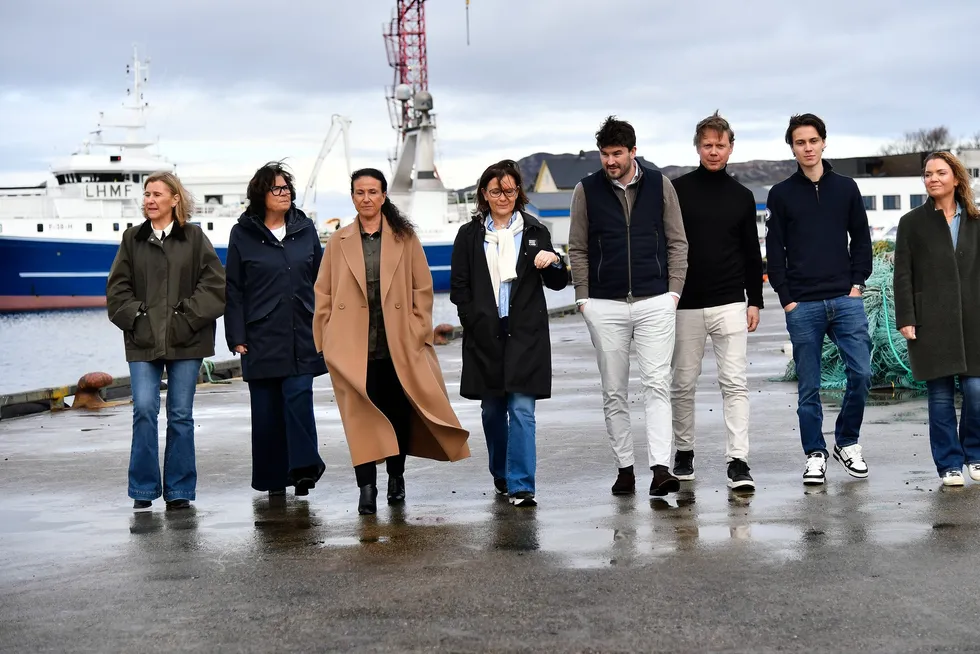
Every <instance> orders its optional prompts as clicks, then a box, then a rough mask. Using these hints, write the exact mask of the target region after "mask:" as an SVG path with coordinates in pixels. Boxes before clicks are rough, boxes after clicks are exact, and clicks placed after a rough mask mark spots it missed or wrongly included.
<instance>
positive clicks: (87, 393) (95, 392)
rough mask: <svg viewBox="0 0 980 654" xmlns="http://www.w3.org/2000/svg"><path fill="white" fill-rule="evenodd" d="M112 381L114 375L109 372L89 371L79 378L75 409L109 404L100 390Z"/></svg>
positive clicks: (93, 407) (72, 404) (97, 407)
mask: <svg viewBox="0 0 980 654" xmlns="http://www.w3.org/2000/svg"><path fill="white" fill-rule="evenodd" d="M111 383H112V375H110V374H109V373H107V372H89V373H86V374H84V375H82V378H81V379H79V380H78V385H77V390H76V391H75V401H74V402H72V403H71V408H73V409H101V408H102V407H105V406H109V405H108V404H107V403H106V402H105V400H103V399H102V395H100V394H99V391H100V390H101V389H103V388H105V387H106V386H108V385H109V384H111Z"/></svg>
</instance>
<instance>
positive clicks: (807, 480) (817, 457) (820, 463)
mask: <svg viewBox="0 0 980 654" xmlns="http://www.w3.org/2000/svg"><path fill="white" fill-rule="evenodd" d="M826 479H827V457H826V456H825V455H824V453H823V452H812V453H811V454H809V455H808V456H807V457H806V468H805V469H804V470H803V483H804V484H806V485H807V486H820V485H821V484H823V483H824V481H826Z"/></svg>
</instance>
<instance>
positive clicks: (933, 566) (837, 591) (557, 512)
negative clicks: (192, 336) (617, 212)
mask: <svg viewBox="0 0 980 654" xmlns="http://www.w3.org/2000/svg"><path fill="white" fill-rule="evenodd" d="M773 305H774V306H778V303H776V302H775V300H774V302H773ZM776 311H777V315H775V316H774V315H773V314H772V313H769V312H768V311H767V312H766V313H765V315H764V321H763V327H762V328H760V333H758V334H756V335H755V336H754V337H753V340H750V344H753V343H754V345H752V347H754V348H755V349H754V350H753V354H752V357H751V361H752V366H751V367H750V379H751V380H752V381H751V386H750V388H751V394H752V422H751V424H752V430H753V431H752V435H751V448H752V449H751V452H750V456H749V461H750V465H751V466H752V474H753V476H754V477H755V479H756V483H757V484H758V488H757V490H756V492H755V493H753V494H736V493H733V492H731V491H730V490H729V489H728V488H727V486H726V483H725V482H726V478H725V456H724V449H725V447H724V418H723V413H722V410H721V398H720V395H719V394H718V392H717V383H716V380H715V377H714V375H715V368H714V362H713V360H712V359H711V354H710V351H711V350H710V348H708V353H709V354H708V357H707V358H706V360H705V364H704V375H703V377H702V380H701V382H700V386H699V396H698V414H697V431H698V443H697V446H696V451H697V456H696V459H695V466H696V470H697V475H698V478H697V480H696V481H694V482H684V483H683V485H682V488H681V491H680V492H678V493H676V494H675V495H672V496H669V497H667V498H662V499H661V498H651V497H649V496H648V495H647V494H646V492H645V488H644V484H645V483H649V475H650V473H649V471H648V470H646V469H645V468H644V467H643V466H644V465H645V463H646V452H645V449H646V448H645V443H643V438H642V434H643V411H642V407H641V402H640V401H639V400H638V399H637V398H633V401H634V403H633V407H634V413H633V420H634V429H633V433H634V437H635V439H636V442H637V457H638V462H637V475H638V477H637V488H638V491H639V492H638V493H637V494H636V495H635V496H632V497H625V498H620V497H613V496H612V495H611V494H610V493H609V486H610V484H611V483H612V481H613V477H614V476H615V467H614V464H613V463H612V462H610V460H609V459H610V456H609V451H608V441H607V438H606V435H605V426H604V421H603V417H602V412H601V397H600V394H599V388H598V379H597V375H596V373H595V363H594V359H592V358H591V357H592V350H591V344H590V343H589V342H588V336H587V333H586V331H585V330H584V327H583V326H582V325H581V319H580V318H579V317H577V316H573V317H570V318H567V319H563V320H561V321H557V322H555V323H554V326H553V335H554V339H553V342H554V366H555V372H556V379H555V396H554V397H553V398H552V399H551V400H548V401H547V402H541V403H540V404H539V405H538V411H537V425H538V434H537V444H538V445H537V447H538V477H537V487H538V500H539V503H540V505H539V506H538V507H537V508H531V509H518V508H515V507H513V506H511V505H510V504H508V503H507V502H506V500H503V499H501V498H498V497H496V496H495V495H494V493H493V491H492V487H491V483H490V477H489V474H488V473H487V470H486V469H487V459H486V450H485V447H484V445H483V443H482V442H481V441H482V433H481V431H480V429H479V425H480V418H479V404H478V403H475V402H466V401H461V400H458V399H457V400H454V407H455V409H456V411H457V413H458V415H459V416H460V419H461V421H462V422H463V424H464V425H467V426H469V427H470V428H471V429H473V430H474V431H473V434H472V438H471V448H472V450H473V457H472V458H471V459H468V460H466V461H463V462H460V463H454V464H445V463H433V462H429V461H421V460H416V459H409V464H408V470H407V473H406V481H407V484H408V500H407V502H406V504H405V505H404V506H401V507H389V506H386V505H384V504H383V503H382V504H381V506H380V507H379V508H380V510H379V512H378V514H377V515H375V516H364V517H362V516H358V515H357V513H356V510H355V506H356V500H357V489H356V486H355V485H354V481H353V475H352V472H351V470H350V467H349V465H348V464H349V454H348V451H347V447H346V444H345V441H344V437H343V430H342V427H341V425H340V420H339V416H338V414H337V411H336V405H335V403H334V402H333V397H332V392H331V390H330V386H329V379H328V378H319V379H318V380H317V382H316V386H315V396H316V402H317V420H318V427H319V430H320V441H321V443H320V451H321V454H322V456H323V458H324V460H325V461H326V462H327V466H328V467H327V471H326V473H325V475H324V478H323V479H322V480H321V481H320V483H318V484H317V488H316V489H314V491H313V492H312V493H311V495H310V496H309V497H308V498H305V499H303V498H296V497H293V496H291V495H289V496H286V497H277V498H269V497H267V496H266V495H265V494H263V493H255V492H253V491H251V490H250V489H249V488H247V483H248V479H249V476H250V459H249V448H248V442H249V425H248V420H247V416H248V412H249V409H248V396H247V392H246V391H245V387H244V385H243V384H242V383H241V382H235V383H234V384H232V385H230V386H223V387H221V388H219V389H215V388H213V387H209V386H202V387H201V388H200V390H199V394H198V398H197V400H196V407H195V419H196V423H197V434H196V438H197V446H198V473H199V484H198V498H197V500H196V501H195V503H194V507H193V508H192V509H190V510H186V511H166V510H164V509H163V506H162V505H163V502H162V501H157V502H154V508H153V510H152V511H148V512H141V513H133V512H132V511H131V509H130V506H129V505H130V501H128V500H126V498H125V497H124V495H125V492H124V491H125V479H126V461H127V457H128V452H129V429H130V425H131V413H130V411H131V408H130V407H114V408H112V409H108V410H105V411H103V412H100V413H99V414H97V418H96V417H93V416H94V415H95V414H88V413H86V414H82V413H73V412H66V413H62V414H52V415H48V416H34V417H30V418H25V419H19V420H16V421H4V422H3V423H0V459H2V461H0V650H3V651H26V650H44V649H47V650H52V651H60V650H63V649H70V647H66V643H68V644H71V645H74V646H75V648H77V649H88V650H90V651H104V650H119V651H131V650H134V649H139V648H143V647H144V646H145V644H146V643H145V642H144V641H145V634H147V633H152V634H153V635H154V637H155V638H157V639H158V640H155V641H153V643H154V645H155V646H156V647H155V648H156V649H160V650H199V651H217V650H219V649H221V647H217V648H216V647H214V646H213V644H214V643H213V642H210V641H209V640H208V639H209V638H210V637H215V638H220V639H221V641H220V642H221V643H222V645H223V647H224V648H226V649H228V650H229V651H239V650H244V651H272V650H285V649H301V650H306V651H320V650H322V649H324V648H325V646H324V645H323V643H324V642H329V643H330V645H329V646H328V647H326V648H335V649H369V650H370V649H379V650H389V651H420V650H433V649H454V650H457V651H486V650H490V651H522V650H539V651H586V650H588V651H610V650H616V651H649V650H651V649H657V650H663V651H704V650H711V649H725V650H727V651H746V650H747V651H770V650H778V649H780V648H783V649H786V648H790V647H792V648H794V649H799V648H804V647H806V648H815V647H818V646H819V647H820V648H821V649H826V650H828V651H832V650H833V643H831V644H830V645H828V642H827V641H826V638H825V637H824V636H823V635H822V634H828V633H838V632H840V631H841V630H842V629H843V630H847V631H849V633H851V634H852V637H849V639H848V640H847V642H846V643H844V644H845V645H846V646H847V647H848V648H851V649H855V648H856V649H867V650H869V651H875V650H878V651H902V650H903V647H904V649H906V650H907V649H908V645H909V644H910V643H915V644H917V645H919V644H927V645H928V646H929V647H933V646H935V647H950V648H953V646H962V645H963V644H964V643H966V642H969V643H973V644H975V640H967V637H969V638H973V637H975V634H973V633H969V634H968V633H967V632H966V629H967V628H966V627H963V628H960V629H959V630H957V625H975V622H976V621H975V617H976V616H975V611H973V613H970V614H969V615H966V613H969V611H970V610H971V609H970V606H969V605H964V604H961V603H959V602H958V601H957V598H956V597H954V596H953V595H951V594H950V593H949V588H950V587H951V586H952V585H955V584H957V583H962V581H963V579H965V578H966V577H968V576H969V574H970V573H971V572H972V573H975V569H974V567H975V564H973V563H970V562H971V561H975V558H976V546H977V545H976V544H977V537H978V536H980V485H978V484H974V483H971V482H968V485H967V486H966V487H965V488H961V489H944V488H942V487H941V485H940V484H939V481H938V477H937V474H936V471H935V468H934V467H933V465H932V461H931V457H930V453H929V444H928V438H927V436H926V433H927V428H926V412H925V402H924V401H923V400H922V399H921V398H920V399H908V398H906V397H904V396H899V397H900V399H901V400H902V401H901V403H898V404H896V403H895V402H894V401H891V400H890V401H888V402H884V403H872V405H871V406H869V407H868V411H867V413H866V418H865V423H864V431H863V434H862V443H863V444H864V448H865V455H866V456H867V458H868V461H869V465H870V466H871V470H872V473H871V477H870V479H868V480H866V481H859V480H853V479H851V478H849V477H848V476H847V475H846V474H845V473H844V471H843V470H842V469H841V468H840V466H839V465H838V464H836V463H833V462H831V463H830V468H829V471H828V483H827V484H826V486H825V487H821V488H815V489H814V488H806V487H804V486H803V485H802V484H801V480H800V475H801V473H802V469H803V455H802V452H801V450H800V443H799V432H798V427H797V421H796V413H795V408H796V406H795V405H796V396H795V385H793V384H771V383H768V382H767V381H766V379H768V378H769V377H771V376H773V375H774V374H775V373H776V372H777V371H778V370H780V369H781V368H783V367H784V366H785V357H784V356H783V355H781V354H780V353H779V352H778V348H776V347H775V346H774V344H776V343H778V342H779V339H782V338H784V335H783V333H782V329H783V327H782V322H781V319H780V316H778V309H777V310H776ZM439 357H440V362H441V364H442V366H443V368H444V369H445V370H446V371H447V373H446V375H447V386H449V388H450V393H451V394H452V395H453V397H454V398H455V389H456V388H458V386H457V384H458V379H459V361H460V350H459V344H458V343H457V344H453V345H450V346H447V347H445V348H441V349H440V350H439ZM834 414H835V411H834V407H833V406H832V405H830V404H828V408H827V412H826V422H825V433H826V436H827V439H828V441H829V442H832V440H833V419H834V418H835V415H834ZM878 580H881V582H887V590H885V589H883V588H882V587H881V586H876V585H875V584H876V583H878ZM801 587H806V588H807V593H806V594H805V596H804V595H800V594H799V593H798V590H797V589H799V588H801ZM93 598H94V599H97V600H99V601H93ZM936 614H941V615H943V616H944V620H943V621H942V623H941V624H939V623H937V622H936V620H935V619H933V618H930V617H929V616H931V615H936ZM970 616H972V617H970ZM970 620H972V622H970ZM169 625H178V626H179V627H180V628H174V629H171V628H169V627H168V626H169ZM405 625H412V628H411V629H407V628H406V627H405ZM937 625H938V626H937ZM644 629H646V630H647V632H646V633H647V639H646V640H644V639H643V635H644V633H645V632H644ZM256 630H258V632H256ZM650 632H653V633H656V634H672V636H671V637H672V638H675V639H677V640H675V641H672V642H668V643H660V642H659V641H655V640H650V638H653V637H652V636H650V635H649V633H650ZM321 633H323V634H327V635H328V636H329V638H330V640H329V641H326V640H318V639H317V638H313V637H308V635H309V634H321ZM853 634H858V635H853ZM108 637H111V640H109V641H107V640H106V638H108ZM246 637H248V638H251V639H252V640H248V641H247V644H243V643H246V641H245V640H243V639H245V638H246ZM324 637H326V636H324ZM862 639H863V640H862ZM25 643H31V644H32V646H29V647H25V646H24V644H25ZM106 643H110V644H109V645H107V644H106ZM651 643H655V644H654V645H651ZM151 649H152V648H151ZM913 649H915V648H913Z"/></svg>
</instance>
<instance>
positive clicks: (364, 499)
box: [357, 484, 378, 515]
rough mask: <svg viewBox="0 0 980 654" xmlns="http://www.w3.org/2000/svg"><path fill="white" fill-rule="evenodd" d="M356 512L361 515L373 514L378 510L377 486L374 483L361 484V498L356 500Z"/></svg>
mask: <svg viewBox="0 0 980 654" xmlns="http://www.w3.org/2000/svg"><path fill="white" fill-rule="evenodd" d="M357 512H358V513H360V514H361V515H374V514H375V513H377V512H378V487H377V486H375V485H374V484H366V485H364V486H361V499H360V500H358V502H357Z"/></svg>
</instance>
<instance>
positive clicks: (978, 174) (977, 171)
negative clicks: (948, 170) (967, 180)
mask: <svg viewBox="0 0 980 654" xmlns="http://www.w3.org/2000/svg"><path fill="white" fill-rule="evenodd" d="M970 177H972V178H973V179H980V168H971V169H970Z"/></svg>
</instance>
